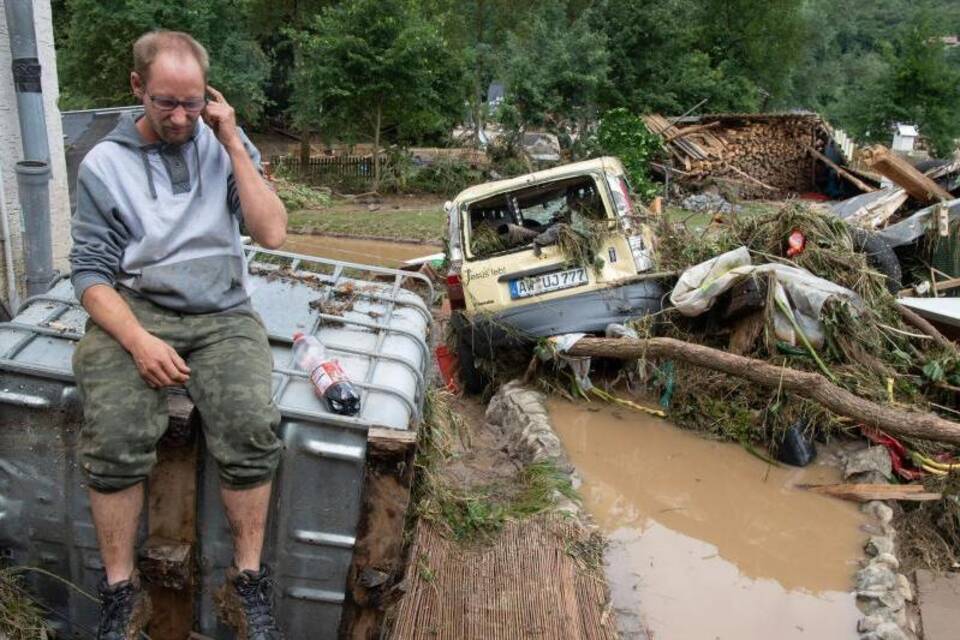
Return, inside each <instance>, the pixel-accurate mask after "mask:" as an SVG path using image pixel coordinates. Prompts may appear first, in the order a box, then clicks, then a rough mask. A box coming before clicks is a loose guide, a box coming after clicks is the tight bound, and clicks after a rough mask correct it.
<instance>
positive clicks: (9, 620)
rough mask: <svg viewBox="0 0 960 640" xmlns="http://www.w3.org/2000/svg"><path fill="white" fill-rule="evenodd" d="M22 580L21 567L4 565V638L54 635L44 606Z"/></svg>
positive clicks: (0, 586) (0, 601)
mask: <svg viewBox="0 0 960 640" xmlns="http://www.w3.org/2000/svg"><path fill="white" fill-rule="evenodd" d="M22 582H23V581H22V576H21V575H20V573H19V572H18V571H17V569H15V568H10V569H0V638H3V639H4V640H47V639H48V638H53V631H52V630H51V629H50V627H49V626H48V625H47V623H46V621H45V620H44V619H43V615H42V612H41V610H40V607H39V606H37V604H36V603H35V602H34V600H33V599H32V598H31V597H30V596H29V595H28V594H27V592H26V591H25V589H24V587H23V584H22Z"/></svg>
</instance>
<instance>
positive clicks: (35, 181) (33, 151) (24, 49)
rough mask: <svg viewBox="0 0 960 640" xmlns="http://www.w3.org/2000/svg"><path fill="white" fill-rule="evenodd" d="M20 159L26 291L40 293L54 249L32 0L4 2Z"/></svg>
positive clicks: (47, 284) (48, 279)
mask: <svg viewBox="0 0 960 640" xmlns="http://www.w3.org/2000/svg"><path fill="white" fill-rule="evenodd" d="M3 6H4V9H5V11H6V18H7V31H8V33H9V36H10V52H11V54H12V58H13V81H14V86H15V89H16V93H17V116H18V118H19V120H20V141H21V143H22V145H23V156H24V160H23V162H18V163H17V166H16V171H17V188H18V190H19V192H20V212H21V215H22V217H23V225H22V226H21V229H22V233H23V254H24V262H25V263H26V272H27V294H28V295H36V294H39V293H44V292H46V291H47V289H48V288H49V287H50V285H51V284H53V280H54V277H55V276H56V272H55V271H54V270H53V248H52V244H51V240H50V188H49V182H50V146H49V144H48V143H47V120H46V115H45V114H44V109H43V92H42V87H41V82H40V60H39V58H38V57H37V35H36V30H35V28H34V23H33V0H4V3H3Z"/></svg>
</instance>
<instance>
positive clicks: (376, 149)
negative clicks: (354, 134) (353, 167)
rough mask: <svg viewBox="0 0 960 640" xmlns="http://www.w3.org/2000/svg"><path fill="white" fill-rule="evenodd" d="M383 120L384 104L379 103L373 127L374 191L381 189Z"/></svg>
mask: <svg viewBox="0 0 960 640" xmlns="http://www.w3.org/2000/svg"><path fill="white" fill-rule="evenodd" d="M382 122H383V106H382V105H379V104H378V105H377V121H376V124H375V125H374V127H373V191H380V126H381V124H382Z"/></svg>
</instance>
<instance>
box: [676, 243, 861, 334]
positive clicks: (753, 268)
mask: <svg viewBox="0 0 960 640" xmlns="http://www.w3.org/2000/svg"><path fill="white" fill-rule="evenodd" d="M762 276H767V277H768V278H769V283H770V286H771V287H772V288H773V296H774V300H775V301H776V305H775V308H774V309H773V321H774V329H775V331H776V335H777V338H779V339H780V340H783V341H784V342H787V343H789V344H791V345H797V344H798V342H801V340H800V338H799V336H798V335H797V334H796V330H795V328H794V327H795V325H796V326H797V327H799V328H800V330H801V331H802V332H803V335H804V336H805V337H806V338H807V340H808V341H809V342H810V344H811V345H812V346H813V347H814V348H817V349H819V348H820V347H822V346H823V341H824V333H823V325H822V324H821V322H820V314H821V311H822V310H823V305H824V304H825V303H826V302H827V301H828V300H830V299H831V298H836V299H839V300H842V301H845V302H847V303H849V304H850V305H851V307H852V309H853V311H854V313H855V314H859V312H860V311H862V310H863V301H862V300H861V299H860V297H859V296H858V295H857V294H856V293H854V292H853V291H851V290H849V289H847V288H845V287H841V286H840V285H837V284H834V283H833V282H830V281H829V280H824V279H823V278H818V277H817V276H815V275H813V274H812V273H810V272H809V271H807V270H805V269H800V268H798V267H791V266H789V265H785V264H775V263H769V264H761V265H754V264H751V261H750V252H749V251H748V250H747V248H746V247H740V248H739V249H734V250H733V251H728V252H727V253H724V254H721V255H719V256H717V257H715V258H712V259H710V260H707V261H706V262H702V263H700V264H698V265H696V266H693V267H690V268H689V269H687V270H686V271H684V272H683V274H682V275H681V276H680V279H679V280H678V281H677V285H676V286H675V287H674V289H673V292H672V293H671V294H670V302H672V303H673V305H674V306H675V307H676V308H677V310H678V311H679V312H680V313H682V314H683V315H685V316H690V317H692V316H698V315H700V314H702V313H704V312H705V311H707V310H708V309H710V308H711V307H712V306H713V304H714V303H715V302H716V300H717V298H719V297H720V295H721V294H723V293H724V292H726V291H728V290H730V289H732V288H733V287H735V286H736V285H738V284H740V283H741V282H744V281H745V280H746V279H747V278H758V277H762Z"/></svg>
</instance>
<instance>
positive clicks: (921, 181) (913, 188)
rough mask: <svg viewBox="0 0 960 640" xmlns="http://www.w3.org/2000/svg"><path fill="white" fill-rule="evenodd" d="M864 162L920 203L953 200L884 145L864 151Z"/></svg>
mask: <svg viewBox="0 0 960 640" xmlns="http://www.w3.org/2000/svg"><path fill="white" fill-rule="evenodd" d="M863 161H864V162H865V163H866V164H867V166H868V167H870V168H871V169H873V170H874V171H876V172H878V173H880V174H882V175H884V176H886V177H887V178H889V179H890V180H893V181H894V182H895V183H896V184H898V185H899V186H901V187H903V188H904V190H905V191H906V192H907V193H909V194H910V195H911V196H913V197H914V198H916V199H917V200H919V201H920V202H923V203H926V204H932V203H935V202H946V201H947V200H952V199H953V196H951V195H950V193H949V192H948V191H947V190H945V189H944V188H943V187H941V186H940V185H938V184H937V183H936V182H934V181H933V180H931V179H930V178H928V177H927V176H925V175H923V174H922V173H920V172H919V171H918V170H917V169H915V168H914V167H913V165H911V164H910V163H909V162H907V161H906V160H904V159H903V158H901V157H900V156H898V155H897V154H895V153H891V152H890V150H889V149H887V148H886V147H885V146H883V145H882V144H875V145H873V146H872V147H870V148H869V149H867V150H866V151H864V152H863Z"/></svg>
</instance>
